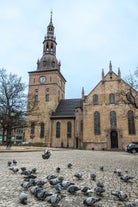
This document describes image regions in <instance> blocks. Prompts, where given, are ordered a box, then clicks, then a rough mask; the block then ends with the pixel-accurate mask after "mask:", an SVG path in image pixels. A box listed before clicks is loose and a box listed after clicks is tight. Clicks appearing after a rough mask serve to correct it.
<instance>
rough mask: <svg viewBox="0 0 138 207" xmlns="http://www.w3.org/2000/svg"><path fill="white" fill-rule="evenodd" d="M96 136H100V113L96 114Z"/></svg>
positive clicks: (96, 112)
mask: <svg viewBox="0 0 138 207" xmlns="http://www.w3.org/2000/svg"><path fill="white" fill-rule="evenodd" d="M94 134H95V135H99V134H100V113H99V112H98V111H95V112H94Z"/></svg>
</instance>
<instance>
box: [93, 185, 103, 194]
mask: <svg viewBox="0 0 138 207" xmlns="http://www.w3.org/2000/svg"><path fill="white" fill-rule="evenodd" d="M104 192H105V189H104V188H101V187H98V186H97V187H96V188H94V193H95V194H96V195H98V196H102V195H103V193H104Z"/></svg>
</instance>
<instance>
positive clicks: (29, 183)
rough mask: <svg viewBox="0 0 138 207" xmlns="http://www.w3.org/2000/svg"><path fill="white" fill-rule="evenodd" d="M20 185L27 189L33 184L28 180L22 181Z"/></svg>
mask: <svg viewBox="0 0 138 207" xmlns="http://www.w3.org/2000/svg"><path fill="white" fill-rule="evenodd" d="M21 186H22V187H23V188H24V189H26V190H27V189H28V188H29V187H31V186H33V184H32V183H31V182H29V181H24V182H23V183H21Z"/></svg>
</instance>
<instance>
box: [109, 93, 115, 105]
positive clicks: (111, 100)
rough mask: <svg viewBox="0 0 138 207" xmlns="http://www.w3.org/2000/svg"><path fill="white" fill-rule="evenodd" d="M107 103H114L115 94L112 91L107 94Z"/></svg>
mask: <svg viewBox="0 0 138 207" xmlns="http://www.w3.org/2000/svg"><path fill="white" fill-rule="evenodd" d="M109 103H110V104H115V95H114V94H113V93H110V94H109Z"/></svg>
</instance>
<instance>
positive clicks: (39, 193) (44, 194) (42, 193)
mask: <svg viewBox="0 0 138 207" xmlns="http://www.w3.org/2000/svg"><path fill="white" fill-rule="evenodd" d="M34 195H35V197H36V198H37V199H38V200H41V201H44V200H45V198H46V197H47V196H51V195H52V194H51V193H48V192H47V191H46V190H44V189H43V188H38V189H36V191H35V193H34Z"/></svg>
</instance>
